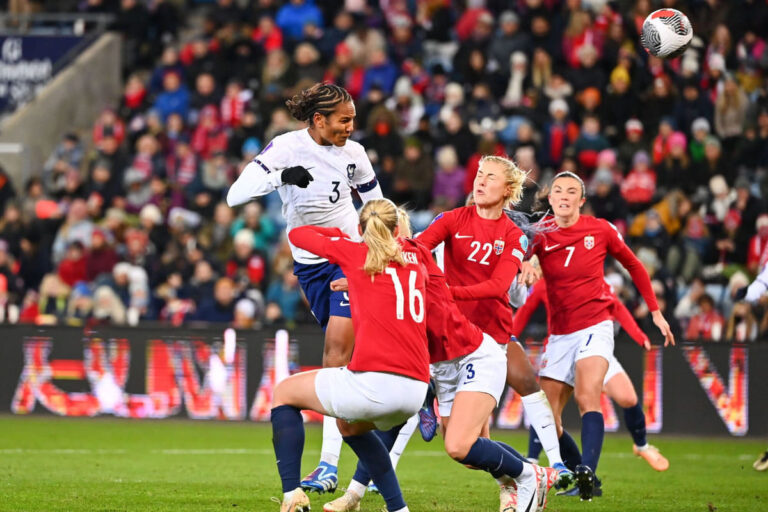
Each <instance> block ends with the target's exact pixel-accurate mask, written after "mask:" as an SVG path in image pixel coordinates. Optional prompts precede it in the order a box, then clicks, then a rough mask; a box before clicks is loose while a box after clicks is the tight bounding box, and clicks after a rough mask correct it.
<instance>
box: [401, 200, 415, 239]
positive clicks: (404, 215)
mask: <svg viewBox="0 0 768 512" xmlns="http://www.w3.org/2000/svg"><path fill="white" fill-rule="evenodd" d="M397 227H398V228H400V236H402V237H404V238H411V237H412V236H413V229H412V228H411V217H410V216H409V215H408V212H407V211H406V210H405V208H402V207H398V208H397Z"/></svg>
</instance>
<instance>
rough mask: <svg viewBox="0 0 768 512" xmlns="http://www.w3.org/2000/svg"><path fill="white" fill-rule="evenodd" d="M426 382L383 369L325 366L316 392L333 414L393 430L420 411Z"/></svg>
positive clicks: (346, 419)
mask: <svg viewBox="0 0 768 512" xmlns="http://www.w3.org/2000/svg"><path fill="white" fill-rule="evenodd" d="M427 386H428V384H427V383H426V382H422V381H420V380H416V379H412V378H410V377H404V376H402V375H395V374H393V373H383V372H353V371H351V370H348V369H347V368H346V367H341V368H323V369H322V370H320V371H318V372H317V376H316V377H315V392H316V393H317V398H318V399H319V400H320V403H321V404H323V408H324V409H325V410H326V411H327V412H328V415H329V416H333V417H334V418H341V419H342V420H344V421H347V422H350V423H352V422H355V421H370V422H373V423H375V424H376V427H377V428H378V429H379V430H389V429H391V428H392V427H394V426H397V425H400V424H401V423H405V422H406V421H407V420H408V418H410V417H411V416H413V415H414V414H416V412H418V410H419V409H420V408H421V406H422V404H423V403H424V398H425V397H426V396H427Z"/></svg>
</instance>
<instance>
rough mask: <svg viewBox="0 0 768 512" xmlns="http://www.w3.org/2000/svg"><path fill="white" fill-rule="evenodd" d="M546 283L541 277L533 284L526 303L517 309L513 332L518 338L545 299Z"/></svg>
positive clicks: (513, 320)
mask: <svg viewBox="0 0 768 512" xmlns="http://www.w3.org/2000/svg"><path fill="white" fill-rule="evenodd" d="M544 283H545V281H544V280H543V279H540V280H539V281H538V282H537V283H536V284H535V285H533V288H532V289H531V294H530V295H528V298H527V299H525V304H523V305H522V306H520V307H519V308H518V309H517V311H515V316H514V317H513V318H512V334H513V335H514V336H515V337H516V338H519V337H520V334H521V333H522V332H523V330H524V329H525V326H526V325H528V320H530V319H531V315H533V312H534V311H536V308H538V307H539V304H541V302H542V301H543V300H544V297H545V295H546V293H547V288H546V285H545V284H544ZM547 314H549V311H547Z"/></svg>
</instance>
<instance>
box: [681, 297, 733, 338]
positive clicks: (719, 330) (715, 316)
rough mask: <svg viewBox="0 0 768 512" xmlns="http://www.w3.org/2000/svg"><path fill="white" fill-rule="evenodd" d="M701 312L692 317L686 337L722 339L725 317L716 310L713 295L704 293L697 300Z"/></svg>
mask: <svg viewBox="0 0 768 512" xmlns="http://www.w3.org/2000/svg"><path fill="white" fill-rule="evenodd" d="M697 305H698V306H699V313H697V314H696V315H694V316H693V317H692V318H691V322H690V323H689V324H688V328H687V329H686V330H685V337H686V339H689V340H701V341H720V339H721V338H722V337H723V334H724V332H723V329H724V327H725V319H724V318H723V316H722V315H721V314H720V313H718V312H717V311H716V310H715V301H714V299H712V296H711V295H709V294H707V293H704V294H703V295H701V297H699V299H698V301H697Z"/></svg>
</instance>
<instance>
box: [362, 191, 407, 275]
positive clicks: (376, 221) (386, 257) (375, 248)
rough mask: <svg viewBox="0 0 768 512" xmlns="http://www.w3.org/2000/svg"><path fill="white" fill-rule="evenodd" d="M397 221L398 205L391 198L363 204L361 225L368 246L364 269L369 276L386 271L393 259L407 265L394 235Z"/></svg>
mask: <svg viewBox="0 0 768 512" xmlns="http://www.w3.org/2000/svg"><path fill="white" fill-rule="evenodd" d="M397 223H398V212H397V207H396V206H395V204H394V203H393V202H392V201H390V200H389V199H373V200H371V201H368V202H367V203H365V206H363V211H361V212H360V227H361V228H362V230H363V241H364V242H365V245H367V246H368V255H367V256H366V257H365V265H364V266H363V270H365V273H366V274H368V275H369V276H374V275H376V274H379V273H381V272H384V269H385V268H386V267H387V265H389V263H390V262H391V261H396V262H397V263H399V264H400V265H403V266H405V264H406V263H405V258H403V252H402V249H401V248H400V244H399V243H397V240H395V236H394V231H395V228H396V227H397Z"/></svg>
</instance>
